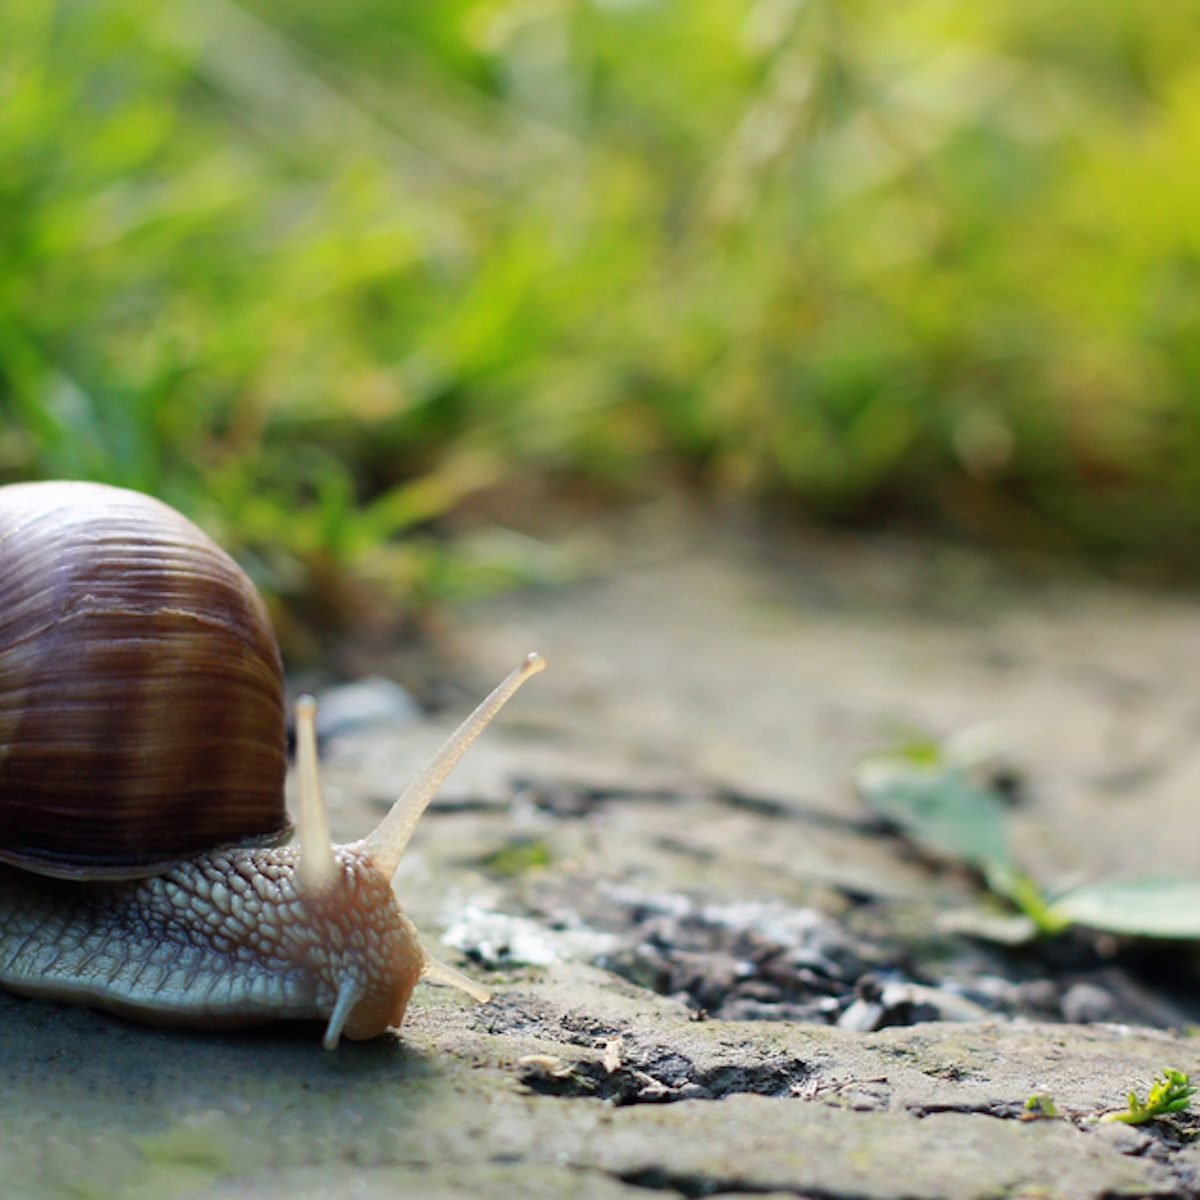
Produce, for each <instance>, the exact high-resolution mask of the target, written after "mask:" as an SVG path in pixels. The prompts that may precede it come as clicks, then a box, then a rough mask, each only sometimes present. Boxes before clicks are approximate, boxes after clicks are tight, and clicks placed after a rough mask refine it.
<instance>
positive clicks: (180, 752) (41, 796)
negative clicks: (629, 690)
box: [0, 482, 545, 1049]
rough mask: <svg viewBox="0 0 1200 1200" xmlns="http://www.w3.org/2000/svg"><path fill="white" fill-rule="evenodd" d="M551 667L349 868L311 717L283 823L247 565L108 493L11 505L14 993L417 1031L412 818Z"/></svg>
mask: <svg viewBox="0 0 1200 1200" xmlns="http://www.w3.org/2000/svg"><path fill="white" fill-rule="evenodd" d="M544 665H545V664H544V662H543V660H542V659H541V658H540V656H538V655H536V654H531V655H529V656H528V657H527V658H526V659H525V661H524V662H523V663H522V664H521V665H520V666H519V667H518V668H517V669H516V670H514V671H513V672H512V673H511V674H510V675H509V676H508V677H507V678H506V679H505V680H504V681H503V682H502V683H501V684H500V686H499V687H497V688H496V689H495V691H493V692H492V693H491V694H490V695H489V696H488V697H487V698H486V699H485V700H484V701H483V703H482V704H480V705H479V707H478V708H477V709H476V710H475V711H474V712H473V713H472V714H471V716H469V717H468V718H467V719H466V721H464V722H463V724H462V725H461V726H460V727H459V728H458V730H457V731H456V732H455V733H454V734H452V735H451V737H450V739H449V740H448V741H447V743H446V744H445V746H444V747H443V748H442V749H441V750H440V751H439V752H438V754H437V755H435V757H434V758H433V759H432V761H431V762H430V763H429V765H428V766H427V767H426V768H425V769H424V771H422V772H421V773H420V775H418V777H417V778H416V779H415V780H414V781H413V782H412V783H411V784H410V785H409V787H408V788H407V789H406V790H405V792H404V794H403V795H402V796H401V797H400V798H399V800H397V801H396V803H395V805H394V806H393V807H392V809H391V810H390V811H389V812H388V813H387V815H386V816H385V817H384V818H383V820H382V821H381V822H380V823H379V825H378V826H377V827H376V829H375V830H374V831H373V832H371V833H370V834H368V835H367V836H366V837H365V838H363V839H361V840H360V841H356V842H352V843H349V844H347V845H340V846H334V845H332V844H331V841H330V836H329V822H328V817H327V814H326V811H325V806H324V802H323V800H322V798H321V792H320V783H319V779H318V767H317V751H316V733H315V704H314V702H313V701H312V700H311V699H309V698H304V699H302V700H301V701H299V702H298V703H297V705H296V732H297V747H296V760H297V791H298V793H299V802H300V803H299V808H300V812H299V821H298V837H297V840H296V842H295V843H294V844H282V843H283V842H284V840H285V839H286V838H287V837H288V835H289V834H290V832H291V829H290V826H289V823H288V820H287V815H286V809H285V805H284V776H285V772H286V759H285V724H284V699H283V673H282V666H281V661H280V653H279V649H278V645H277V642H276V639H275V635H274V632H273V630H272V628H271V624H270V620H269V617H268V615H267V611H266V607H265V605H264V604H263V601H262V599H261V598H260V597H259V595H258V593H257V591H256V590H255V588H254V586H253V584H252V583H251V581H250V580H249V578H248V577H247V576H246V575H245V573H244V572H243V571H242V570H241V568H239V567H238V566H237V565H236V564H235V563H234V561H233V559H232V558H231V557H230V556H229V555H227V554H226V553H225V552H224V551H223V550H221V549H220V548H219V547H218V546H217V545H216V544H215V543H214V542H213V541H211V539H209V538H208V536H207V535H205V534H204V533H202V532H201V531H200V529H198V528H197V527H196V526H195V525H193V524H192V523H191V522H190V521H188V520H187V519H186V518H185V517H183V516H182V515H181V514H179V513H177V512H176V511H175V510H174V509H172V508H170V507H169V506H168V505H166V504H164V503H162V502H160V501H158V500H155V499H152V498H151V497H149V496H145V495H142V494H141V493H138V492H132V491H127V490H125V489H122V488H115V487H109V486H107V485H103V484H93V483H75V482H61V483H60V482H47V483H27V484H12V485H9V486H7V487H0V984H2V985H3V986H5V987H7V988H9V989H10V990H12V991H15V992H20V993H23V994H27V995H34V996H46V997H51V998H53V999H56V1000H60V1001H67V1002H71V1003H79V1004H86V1005H90V1006H93V1007H99V1008H104V1009H108V1010H110V1011H112V1012H116V1013H119V1014H121V1015H124V1016H130V1017H134V1018H136V1019H139V1020H144V1021H149V1022H152V1023H156V1024H167V1025H185V1026H193V1027H196V1028H233V1027H238V1026H246V1025H255V1024H261V1023H265V1022H269V1021H274V1020H320V1021H324V1022H325V1034H324V1045H325V1046H326V1047H327V1048H330V1049H332V1048H334V1047H336V1046H337V1044H338V1041H339V1039H340V1038H342V1037H343V1036H344V1037H346V1038H350V1039H356V1040H357V1039H366V1038H371V1037H375V1036H377V1035H379V1034H381V1033H383V1032H384V1030H386V1029H388V1028H389V1027H392V1026H396V1025H399V1024H400V1022H401V1021H402V1020H403V1017H404V1013H405V1009H406V1007H407V1005H408V1000H409V997H410V995H411V993H412V990H413V988H414V986H415V985H416V983H417V981H418V980H419V979H421V978H426V979H433V980H435V981H438V982H442V983H448V984H451V985H453V986H456V987H459V988H461V989H462V990H464V991H466V992H468V993H469V994H471V995H472V996H474V997H475V998H477V999H479V1000H486V999H487V998H488V993H487V991H486V990H485V989H484V988H482V987H480V986H479V984H477V983H475V982H474V981H473V980H471V979H469V978H468V977H466V976H465V975H463V974H462V973H461V972H459V971H457V970H455V969H454V968H452V967H450V966H448V965H446V964H443V963H440V962H438V961H437V960H436V959H435V958H433V957H431V956H430V955H429V954H428V953H427V952H426V951H425V949H424V948H423V947H422V945H421V942H420V939H419V937H418V935H417V932H416V930H415V928H414V927H413V925H412V923H411V922H410V921H409V919H408V918H407V917H406V916H405V914H404V912H403V910H402V909H401V908H400V906H399V904H398V902H397V901H396V899H395V896H394V895H393V892H392V876H393V875H394V873H395V871H396V868H397V866H398V865H399V862H400V857H401V855H402V854H403V852H404V849H405V847H406V846H407V844H408V841H409V838H410V837H411V835H412V832H413V829H414V827H415V825H416V823H417V820H418V818H419V817H420V815H421V813H422V812H423V811H424V809H425V808H426V806H427V805H428V803H429V801H430V800H431V799H432V798H433V796H434V794H435V792H436V791H437V789H438V787H439V786H440V785H441V783H442V781H443V780H444V779H445V778H446V776H447V775H448V774H449V773H450V771H451V769H452V768H453V767H454V764H455V763H456V762H457V761H458V760H459V758H460V757H461V756H462V755H463V754H464V753H465V751H466V750H467V749H468V748H469V746H470V745H471V743H472V742H473V741H474V740H475V739H476V738H477V737H478V736H479V734H480V733H481V732H482V731H483V729H484V728H485V727H486V725H487V724H488V723H489V722H490V721H491V719H492V718H493V717H494V716H495V715H496V713H497V712H499V710H500V708H501V707H502V706H503V705H504V704H505V703H506V702H507V700H508V699H509V697H510V696H511V695H512V694H513V693H514V692H515V691H516V690H517V688H518V687H520V686H521V684H522V683H524V682H525V680H526V679H528V678H529V677H530V676H531V675H533V674H535V673H536V672H537V671H539V670H541V669H542V667H543V666H544Z"/></svg>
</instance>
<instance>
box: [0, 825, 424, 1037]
mask: <svg viewBox="0 0 1200 1200" xmlns="http://www.w3.org/2000/svg"><path fill="white" fill-rule="evenodd" d="M334 861H335V863H336V866H337V869H338V872H337V876H336V878H335V879H334V881H333V883H332V884H331V885H330V886H329V887H328V888H326V889H325V890H324V891H323V892H322V893H321V894H320V895H318V896H310V895H307V894H304V892H303V889H301V888H299V887H298V886H297V878H296V863H297V850H296V848H295V847H291V846H284V847H279V848H276V849H269V850H268V849H257V850H254V849H250V850H247V849H236V848H235V849H231V850H223V851H218V852H215V853H212V854H207V855H202V856H199V857H197V858H193V859H191V860H188V861H186V862H184V863H181V864H180V865H178V866H177V867H175V868H173V869H172V870H170V871H168V872H167V873H166V874H165V875H158V876H155V877H153V878H150V879H139V880H129V881H125V882H120V883H111V882H93V883H80V882H77V881H74V880H72V881H66V880H61V879H51V878H46V877H41V876H36V875H30V874H28V873H26V872H23V871H21V870H19V869H16V868H11V867H6V868H0V983H2V984H3V985H4V986H6V987H8V988H10V989H11V990H14V991H18V992H23V993H26V994H29V995H36V996H43V997H48V998H51V999H55V1000H63V1001H68V1002H71V1003H80V1004H89V1005H93V1006H96V1007H100V1008H105V1009H108V1010H109V1011H112V1012H116V1013H120V1014H122V1015H124V1016H132V1017H136V1018H138V1019H139V1020H143V1021H148V1022H152V1023H154V1024H161V1025H188V1026H192V1027H196V1028H231V1027H236V1026H247V1025H255V1024H260V1023H262V1022H266V1021H274V1020H281V1019H282V1020H288V1019H328V1017H329V1016H330V1014H331V1013H332V1012H333V1010H334V1007H335V1005H336V1002H337V998H338V995H339V992H340V991H341V990H342V989H344V988H347V987H349V988H350V989H351V990H352V991H353V993H354V995H355V996H356V1002H355V1004H354V1006H353V1009H352V1010H351V1011H350V1013H349V1015H348V1017H347V1018H346V1021H345V1024H344V1026H343V1027H342V1028H341V1030H340V1032H341V1033H343V1034H344V1035H345V1036H346V1037H348V1038H351V1039H362V1038H371V1037H375V1036H377V1035H378V1034H380V1033H382V1032H383V1031H384V1030H385V1029H387V1028H388V1027H389V1026H391V1025H398V1024H399V1023H400V1022H401V1020H402V1019H403V1017H404V1011H405V1008H406V1007H407V1005H408V1000H409V996H410V995H411V993H412V990H413V987H414V986H415V985H416V983H417V980H418V979H419V978H420V976H421V973H422V970H423V968H424V965H425V957H424V954H423V951H422V950H421V946H420V943H419V941H418V940H417V934H416V930H415V929H414V928H413V926H412V924H411V922H409V920H408V918H407V917H405V916H404V914H403V913H402V912H401V911H400V908H399V906H398V905H397V903H396V901H395V898H394V896H393V895H392V890H391V884H390V881H389V880H388V879H387V878H386V877H385V876H384V875H382V874H381V873H380V872H379V871H378V870H376V869H375V867H374V865H373V863H372V862H371V859H370V857H369V855H368V854H367V853H366V852H365V851H364V850H363V849H362V848H361V847H360V846H358V845H349V846H339V847H336V848H335V849H334Z"/></svg>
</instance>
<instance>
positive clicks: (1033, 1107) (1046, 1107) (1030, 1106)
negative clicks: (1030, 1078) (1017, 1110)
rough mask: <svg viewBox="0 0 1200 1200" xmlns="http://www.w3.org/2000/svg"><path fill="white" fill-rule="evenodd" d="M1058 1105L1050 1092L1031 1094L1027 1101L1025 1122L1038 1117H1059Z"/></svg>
mask: <svg viewBox="0 0 1200 1200" xmlns="http://www.w3.org/2000/svg"><path fill="white" fill-rule="evenodd" d="M1057 1116H1058V1105H1057V1104H1055V1103H1054V1097H1053V1096H1051V1095H1050V1093H1049V1092H1031V1093H1030V1094H1029V1096H1028V1097H1027V1098H1026V1100H1025V1112H1024V1114H1023V1116H1022V1118H1021V1119H1022V1120H1023V1121H1033V1120H1036V1119H1037V1118H1038V1117H1057Z"/></svg>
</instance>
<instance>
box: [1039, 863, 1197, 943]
mask: <svg viewBox="0 0 1200 1200" xmlns="http://www.w3.org/2000/svg"><path fill="white" fill-rule="evenodd" d="M1050 912H1051V913H1052V914H1053V915H1054V916H1055V917H1057V918H1059V919H1060V920H1062V921H1063V922H1065V923H1069V924H1072V925H1086V926H1088V927H1089V928H1091V929H1099V930H1104V931H1105V932H1108V933H1123V934H1130V935H1134V936H1137V937H1153V938H1187V939H1200V879H1171V878H1162V879H1127V880H1108V881H1100V882H1098V883H1091V884H1086V885H1085V886H1083V887H1079V888H1076V889H1074V891H1070V892H1067V894H1066V895H1064V896H1060V897H1059V898H1058V899H1057V900H1055V901H1054V903H1053V904H1051V905H1050Z"/></svg>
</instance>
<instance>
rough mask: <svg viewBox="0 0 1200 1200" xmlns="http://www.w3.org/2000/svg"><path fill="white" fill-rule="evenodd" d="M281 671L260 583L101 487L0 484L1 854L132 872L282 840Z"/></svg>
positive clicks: (194, 533) (156, 513)
mask: <svg viewBox="0 0 1200 1200" xmlns="http://www.w3.org/2000/svg"><path fill="white" fill-rule="evenodd" d="M285 770H286V759H285V732H284V701H283V673H282V667H281V664H280V655H279V648H278V645H277V643H276V640H275V634H274V632H273V630H272V628H271V623H270V619H269V617H268V615H267V611H266V607H265V606H264V604H263V602H262V599H261V598H260V597H259V595H258V592H257V591H256V590H255V588H254V586H253V584H252V583H251V582H250V580H249V578H248V577H247V576H246V575H245V573H244V572H243V571H242V570H241V568H240V567H238V566H237V564H236V563H235V562H234V561H233V559H231V558H230V557H229V555H228V554H226V553H225V552H224V551H223V550H221V549H220V548H219V547H218V546H217V545H216V544H215V543H214V542H213V541H212V540H211V539H210V538H208V537H207V536H206V535H205V534H204V533H202V532H201V531H200V530H199V529H198V528H197V527H196V526H195V525H193V524H192V523H191V522H190V521H188V520H187V519H186V518H185V517H183V516H181V515H180V514H179V513H177V512H175V511H174V510H173V509H171V508H169V507H168V506H167V505H165V504H162V503H160V502H159V501H157V500H154V499H151V498H150V497H148V496H144V495H142V494H140V493H137V492H131V491H126V490H124V489H121V488H114V487H108V486H106V485H102V484H93V483H57V482H52V483H29V484H13V485H10V486H8V487H0V861H6V862H12V863H17V864H19V865H22V866H26V867H29V868H30V869H31V870H35V871H40V872H42V873H45V874H54V875H66V876H96V877H114V878H115V877H129V876H137V875H146V874H152V873H154V872H155V871H158V870H161V869H163V868H164V867H165V866H166V865H168V864H170V863H171V862H172V861H173V860H176V859H178V858H180V857H183V856H186V855H189V854H192V853H195V852H197V851H202V850H207V849H210V848H213V847H215V846H218V845H222V844H225V843H230V842H246V841H262V842H270V841H278V840H280V839H281V838H282V837H283V836H284V835H285V834H286V832H287V830H288V823H287V815H286V812H285V809H284V788H283V781H284V774H285Z"/></svg>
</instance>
